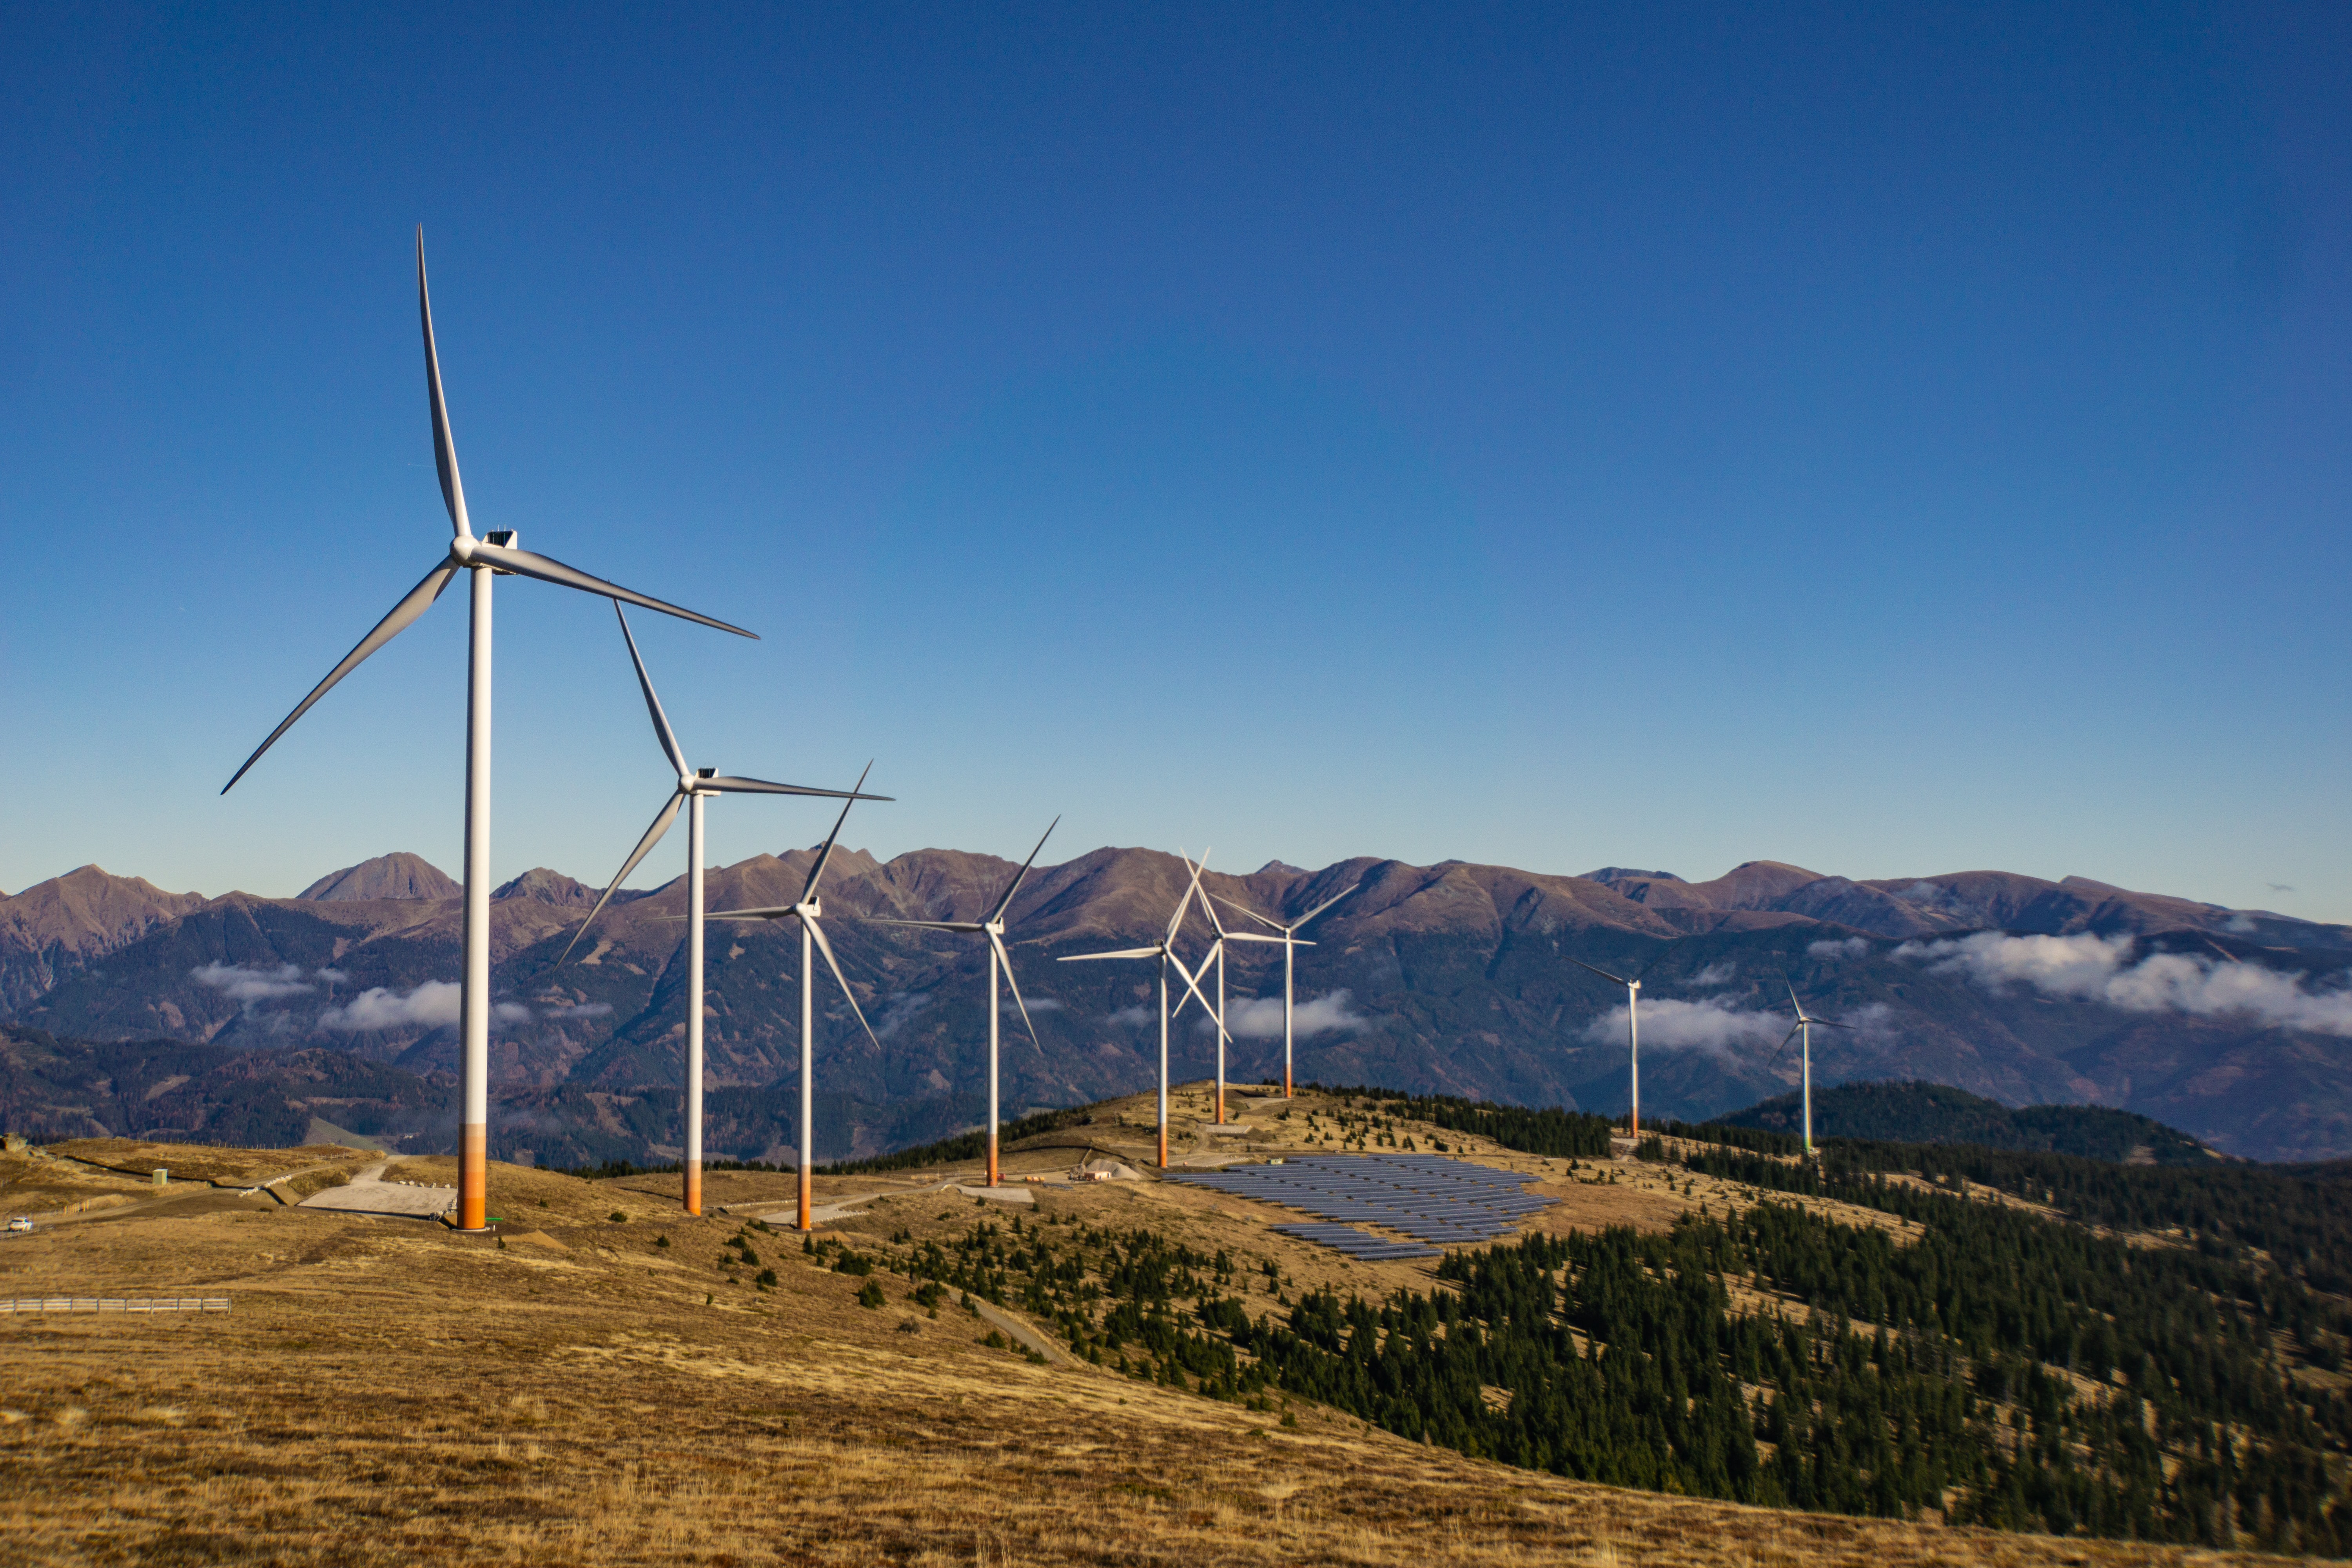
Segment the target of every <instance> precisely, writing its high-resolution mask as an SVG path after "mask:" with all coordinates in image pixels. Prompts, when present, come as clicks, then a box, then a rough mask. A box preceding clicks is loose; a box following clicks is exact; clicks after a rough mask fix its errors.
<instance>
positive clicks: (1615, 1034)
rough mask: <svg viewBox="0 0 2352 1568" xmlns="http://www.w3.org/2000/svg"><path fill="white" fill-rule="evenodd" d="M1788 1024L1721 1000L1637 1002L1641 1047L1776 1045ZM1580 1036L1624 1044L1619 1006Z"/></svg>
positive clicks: (1602, 1042) (1664, 998)
mask: <svg viewBox="0 0 2352 1568" xmlns="http://www.w3.org/2000/svg"><path fill="white" fill-rule="evenodd" d="M1789 1024H1790V1020H1789V1019H1787V1018H1781V1017H1776V1016H1773V1015H1772V1014H1769V1013H1751V1012H1749V1011H1748V1009H1746V1008H1744V1007H1733V1006H1727V1005H1725V1004H1723V1003H1721V1002H1717V1001H1712V1000H1701V1001H1697V1002H1684V1001H1680V1000H1678V999H1676V998H1675V997H1672V996H1661V997H1657V998H1654V999H1653V1000H1651V1001H1647V1002H1644V1003H1643V1004H1642V1045H1643V1048H1644V1049H1651V1048H1655V1049H1658V1050H1666V1051H1676V1050H1699V1051H1727V1050H1730V1049H1732V1048H1733V1047H1740V1046H1746V1047H1759V1046H1765V1047H1769V1046H1777V1045H1779V1044H1780V1037H1781V1036H1782V1035H1785V1034H1787V1033H1788V1032H1789ZM1584 1037H1585V1038H1586V1039H1588V1040H1591V1042H1592V1043H1593V1044H1595V1045H1601V1046H1614V1045H1622V1044H1623V1043H1624V1039H1625V1008H1624V1005H1623V1004H1622V1003H1621V1004H1619V1005H1617V1006H1614V1007H1612V1008H1610V1009H1609V1011H1607V1012H1606V1013H1603V1014H1601V1016H1599V1017H1598V1018H1595V1019H1593V1020H1592V1022H1591V1023H1590V1024H1587V1025H1586V1026H1584Z"/></svg>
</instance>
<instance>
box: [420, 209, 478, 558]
mask: <svg viewBox="0 0 2352 1568" xmlns="http://www.w3.org/2000/svg"><path fill="white" fill-rule="evenodd" d="M416 313H417V314H418V315H419V316H421V317H423V318H424V321H425V397H426V399H427V401H429V402H430V403H431V404H432V405H433V466H434V467H435V468H437V469H439V470H440V472H441V504H442V505H444V506H446V507H447V508H448V509H449V526H450V527H451V528H453V529H455V530H456V531H457V538H459V539H471V538H473V537H474V528H473V524H472V523H470V522H468V521H467V519H466V486H465V483H464V481H462V480H461V479H458V478H457V442H456V441H455V440H454V439H452V438H451V437H450V435H449V405H448V404H447V403H446V402H445V401H443V399H442V396H441V351H440V350H439V349H437V348H436V347H435V346H434V342H433V295H432V293H431V291H430V290H428V289H426V288H425V226H424V225H423V224H421V223H420V224H418V225H417V226H416Z"/></svg>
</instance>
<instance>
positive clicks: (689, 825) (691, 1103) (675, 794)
mask: <svg viewBox="0 0 2352 1568" xmlns="http://www.w3.org/2000/svg"><path fill="white" fill-rule="evenodd" d="M613 614H614V615H615V616H619V617H620V621H621V637H622V640H623V641H625V642H626V643H627V644H628V645H629V662H630V663H632V664H634V665H635V666H636V669H637V689H639V690H641V691H643V692H644V693H645V694H646V713H647V714H649V715H650V716H651V717H652V719H653V721H654V739H655V740H656V741H658V742H661V749H662V754H663V755H664V756H666V757H667V758H668V759H669V765H670V766H671V767H673V768H676V769H677V788H676V789H674V790H672V791H671V792H670V797H669V799H668V801H667V803H665V804H664V805H663V806H662V808H661V810H660V812H659V813H658V814H656V816H655V817H654V825H653V826H651V827H648V828H646V836H645V837H643V838H640V839H638V840H637V847H635V849H633V850H631V851H630V852H629V858H627V859H626V860H624V861H623V862H621V868H620V869H619V870H618V871H616V872H614V875H613V881H612V885H611V886H609V887H607V888H606V889H604V897H603V898H601V899H598V900H596V907H595V908H594V909H593V910H589V911H588V918H587V919H586V920H584V921H581V922H580V929H579V930H578V931H575V932H573V933H572V940H571V941H570V942H567V943H566V944H564V949H563V954H562V957H561V958H558V959H557V960H556V961H555V963H556V967H558V968H562V965H563V962H564V960H565V959H568V958H570V957H571V956H572V949H573V948H576V947H578V946H579V945H580V942H581V939H582V938H583V937H585V936H586V935H587V934H588V928H589V927H591V926H593V925H594V924H595V923H596V917H597V916H598V915H600V914H603V913H604V906H605V905H606V904H608V903H610V902H611V901H612V899H613V894H614V892H615V891H617V890H618V889H619V888H620V886H621V884H622V883H623V882H625V881H627V880H628V879H629V873H630V872H632V871H634V870H635V869H636V868H637V862H638V861H640V860H642V859H644V858H646V855H647V854H648V853H649V852H650V851H651V850H652V849H653V847H654V846H655V845H656V844H658V843H660V842H661V839H662V835H663V834H665V833H667V832H668V831H669V829H670V824H672V823H674V822H676V821H677V813H678V808H679V807H680V806H684V807H686V1162H685V1164H686V1171H685V1176H686V1194H685V1195H686V1212H687V1213H688V1214H693V1215H698V1214H700V1213H701V1212H702V1077H703V1074H702V860H703V856H702V803H703V802H704V801H706V800H708V799H709V798H710V797H711V796H713V795H829V796H831V797H833V798H834V799H835V800H838V799H841V798H842V797H844V796H845V795H852V794H854V793H855V792H854V791H849V790H838V789H810V788H806V787H804V786H803V785H801V784H770V783H769V782H768V781H767V780H765V779H744V778H737V777H735V776H734V775H732V774H720V773H717V771H716V770H714V769H711V768H690V767H688V766H687V763H686V753H685V752H683V751H681V750H680V749H679V747H678V743H677V732H676V731H673V730H671V728H670V727H669V716H668V715H667V714H666V713H664V712H663V711H662V705H661V699H660V698H658V697H656V696H655V695H654V683H653V678H652V677H651V676H649V675H647V674H646V661H645V658H643V656H641V655H640V654H639V653H638V652H637V639H636V638H635V637H632V636H631V635H630V634H629V617H628V616H626V615H624V614H623V613H622V610H621V606H620V605H619V603H618V602H617V601H616V602H615V603H614V605H613ZM857 798H858V799H860V800H887V799H889V798H890V797H889V796H888V795H859V796H857Z"/></svg>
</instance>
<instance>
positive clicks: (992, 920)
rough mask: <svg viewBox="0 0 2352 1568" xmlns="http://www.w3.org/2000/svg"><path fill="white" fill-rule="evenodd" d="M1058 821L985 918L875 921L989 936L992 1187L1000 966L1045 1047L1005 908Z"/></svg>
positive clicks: (993, 1179)
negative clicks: (1009, 937) (1010, 942)
mask: <svg viewBox="0 0 2352 1568" xmlns="http://www.w3.org/2000/svg"><path fill="white" fill-rule="evenodd" d="M1061 825H1062V819H1061V818H1060V817H1058V816H1057V817H1055V818H1054V820H1053V821H1052V822H1049V823H1047V824H1046V825H1045V832H1044V833H1041V834H1039V835H1038V836H1037V848H1036V849H1032V850H1030V851H1029V858H1028V859H1026V860H1024V861H1023V862H1021V869H1020V870H1019V871H1018V872H1016V873H1015V874H1014V876H1013V880H1012V882H1011V883H1010V884H1008V885H1007V886H1006V888H1005V889H1004V896H1003V898H1001V899H999V900H996V907H995V908H994V909H992V910H989V911H988V914H987V917H986V918H985V919H982V920H976V921H885V920H877V921H875V922H874V923H875V924H876V925H886V926H914V927H916V928H917V929H919V930H921V931H963V932H966V933H968V934H972V935H978V936H984V937H986V938H988V1184H989V1185H990V1186H995V1185H996V1184H997V1169H996V1125H997V1121H998V1120H999V1119H998V1116H997V1111H996V1024H997V1004H996V974H997V971H998V970H999V969H1000V968H1001V969H1003V972H1004V982H1005V984H1008V985H1010V986H1012V987H1013V1005H1014V1006H1016V1007H1018V1008H1020V1009H1021V1026H1022V1027H1023V1028H1025V1029H1027V1030H1028V1031H1029V1043H1030V1044H1031V1045H1033V1046H1037V1054H1038V1055H1040V1056H1043V1055H1045V1047H1043V1046H1038V1045H1037V1026H1036V1025H1034V1024H1033V1023H1031V1022H1030V1021H1029V1004H1027V1003H1026V1002H1024V1001H1023V1000H1021V982H1019V981H1018V980H1015V979H1013V955H1012V954H1011V953H1010V952H1006V951H1005V950H1004V911H1005V910H1009V909H1011V908H1012V907H1013V894H1015V893H1017V892H1019V891H1020V890H1021V884H1022V883H1024V882H1025V881H1027V880H1028V879H1029V868H1030V867H1032V866H1034V865H1035V864H1036V863H1037V850H1038V849H1043V848H1045V840H1046V839H1048V838H1051V837H1054V829H1055V828H1056V827H1059V826H1061Z"/></svg>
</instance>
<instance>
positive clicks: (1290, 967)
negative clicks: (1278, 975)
mask: <svg viewBox="0 0 2352 1568" xmlns="http://www.w3.org/2000/svg"><path fill="white" fill-rule="evenodd" d="M1362 886H1363V884H1362V883H1361V882H1351V883H1349V885H1348V888H1347V890H1346V891H1345V892H1341V893H1339V894H1336V895H1334V896H1333V897H1331V898H1328V899H1326V900H1323V901H1322V902H1321V903H1319V904H1318V905H1316V906H1315V907H1314V908H1313V909H1311V910H1307V912H1306V913H1305V914H1303V915H1301V916H1299V917H1298V918H1297V920H1295V921H1291V922H1290V923H1289V924H1288V925H1284V924H1283V923H1282V922H1281V921H1270V920H1268V919H1266V918H1265V916H1264V915H1262V914H1259V913H1258V912H1257V911H1256V910H1252V909H1246V908H1244V906H1242V905H1240V904H1236V903H1234V901H1233V900H1231V899H1223V900H1219V901H1220V902H1222V903H1223V904H1225V905H1226V906H1227V907H1229V908H1231V909H1232V910H1234V912H1235V913H1237V914H1242V915H1246V916H1248V917H1249V918H1250V919H1251V920H1254V921H1257V923H1258V924H1260V925H1262V926H1264V927H1265V928H1266V930H1268V931H1276V932H1278V933H1280V934H1278V935H1276V936H1260V935H1258V934H1257V933H1256V932H1255V931H1227V932H1226V933H1225V935H1226V937H1227V939H1228V940H1229V941H1233V942H1280V943H1281V944H1282V1098H1283V1099H1285V1100H1288V1099H1289V1098H1290V1018H1291V1014H1292V1012H1293V1010H1294V1006H1293V992H1294V982H1295V979H1296V975H1297V952H1298V950H1299V949H1300V948H1302V947H1313V946H1314V945H1315V944H1314V943H1313V942H1305V941H1302V940H1300V938H1299V935H1298V933H1299V931H1302V930H1304V929H1305V928H1306V925H1307V921H1311V920H1313V919H1314V918H1315V917H1316V916H1317V915H1319V914H1321V913H1322V912H1323V911H1324V910H1328V909H1329V908H1330V907H1331V906H1332V905H1333V904H1336V903H1338V902H1339V900H1341V899H1344V898H1346V897H1347V896H1348V894H1349V893H1352V892H1354V891H1355V890H1356V889H1358V888H1360V887H1362ZM1212 896H1214V895H1212Z"/></svg>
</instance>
